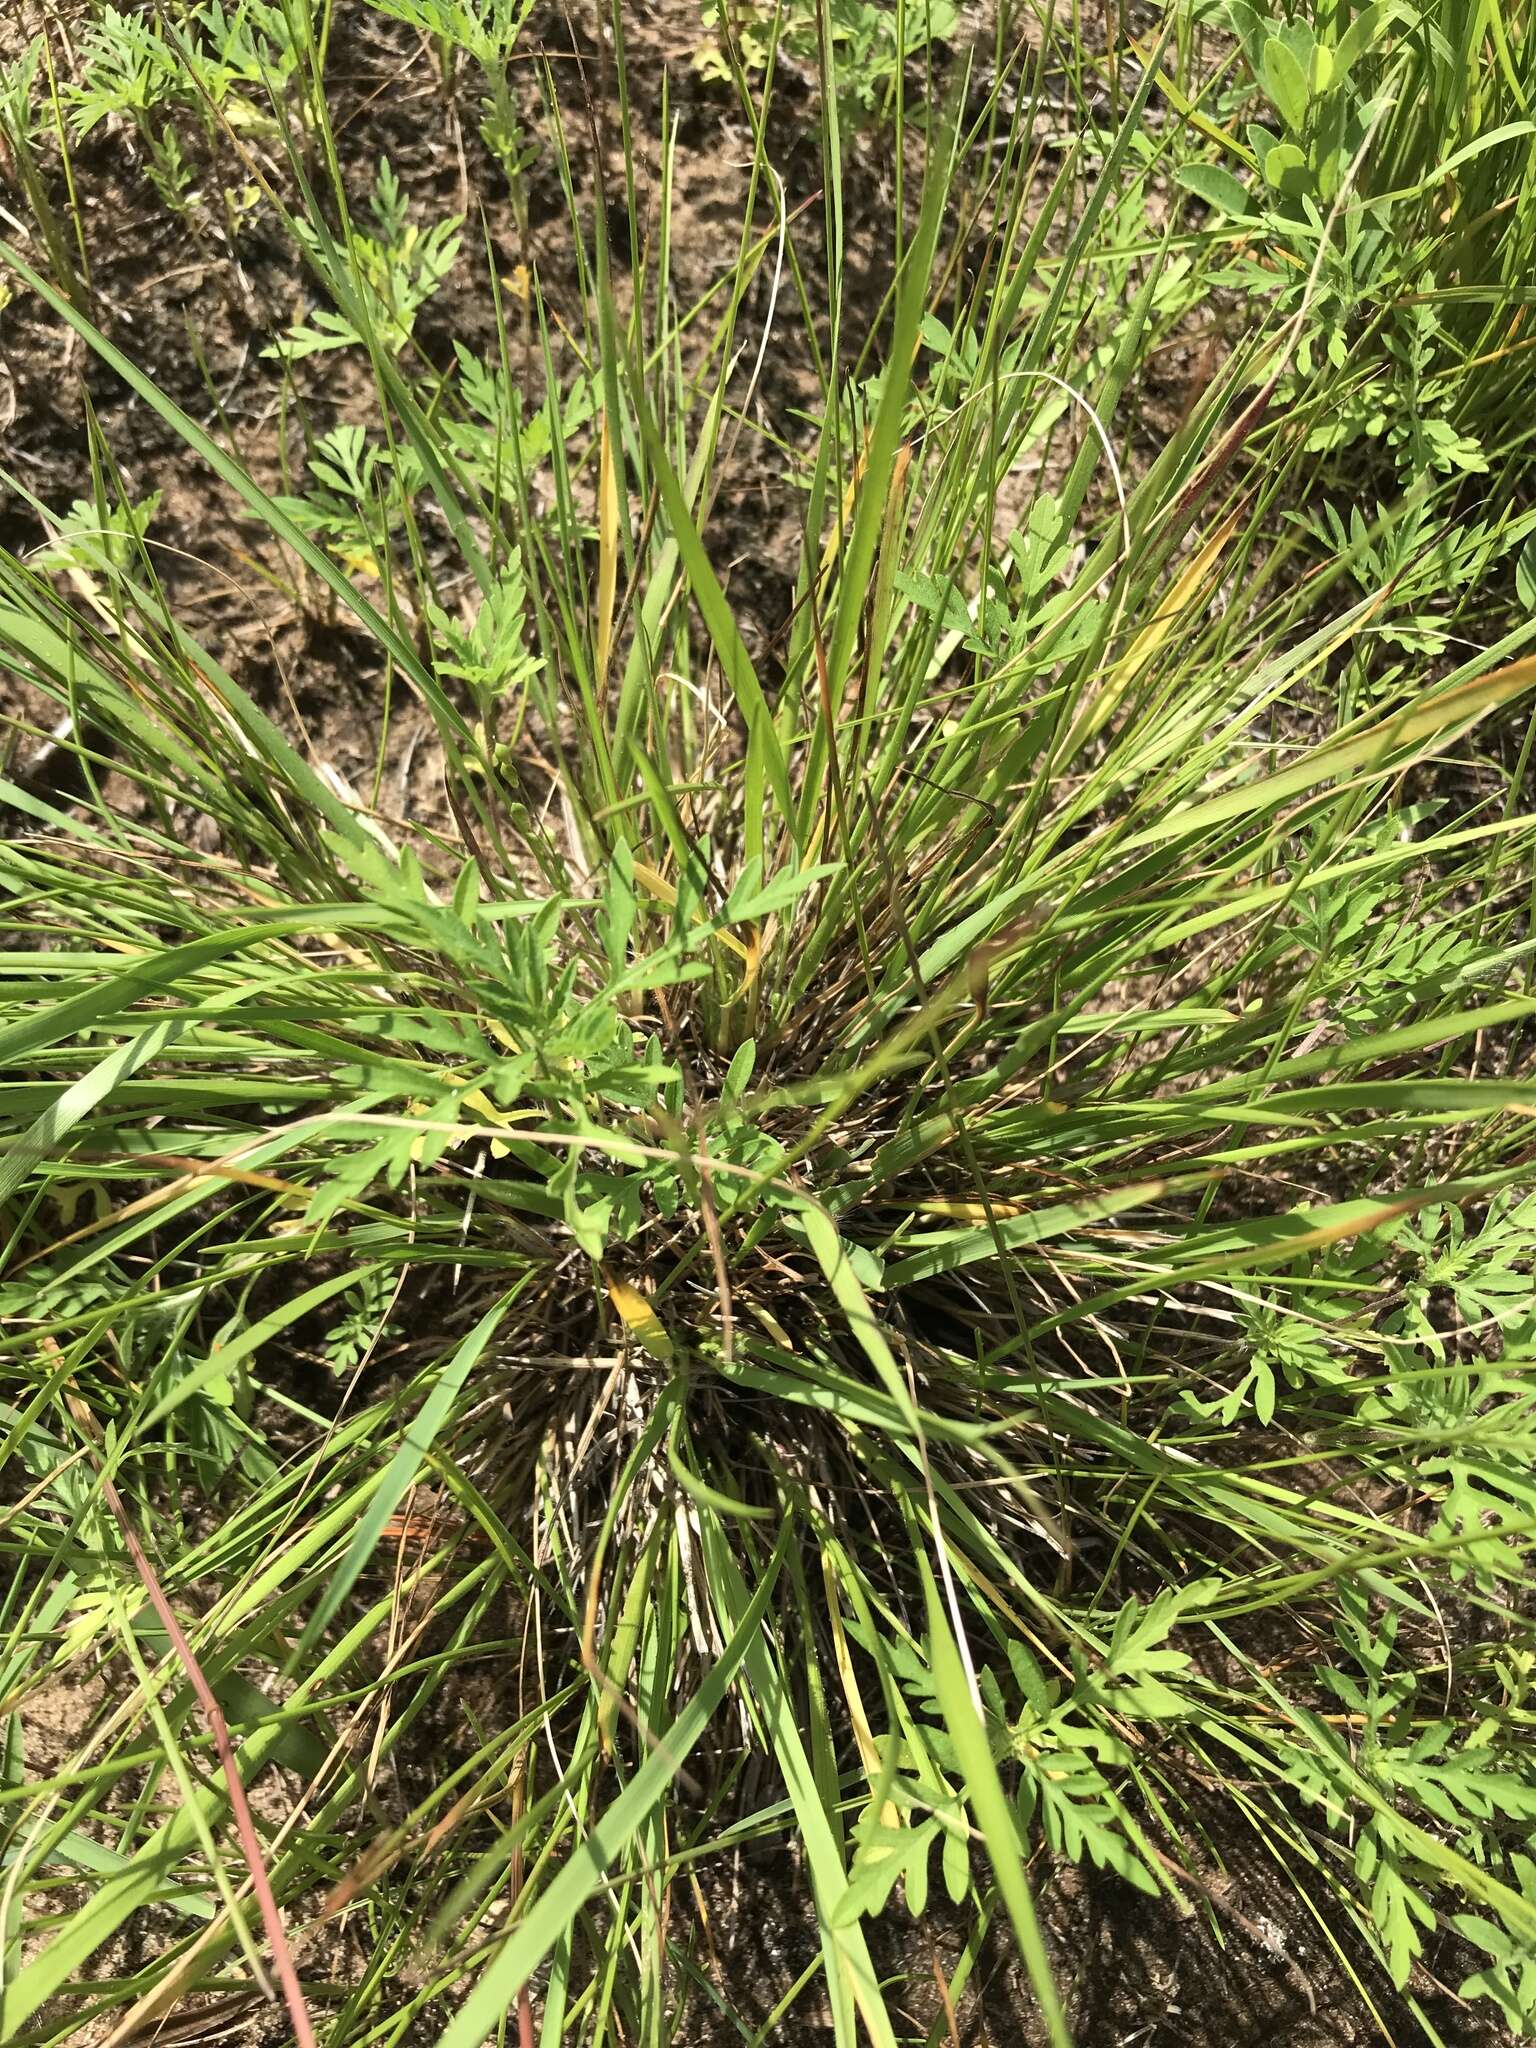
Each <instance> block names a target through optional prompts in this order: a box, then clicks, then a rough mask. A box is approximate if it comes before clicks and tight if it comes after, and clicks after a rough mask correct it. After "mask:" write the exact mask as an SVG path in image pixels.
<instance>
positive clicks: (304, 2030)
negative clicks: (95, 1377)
mask: <svg viewBox="0 0 1536 2048" xmlns="http://www.w3.org/2000/svg"><path fill="white" fill-rule="evenodd" d="M68 1398H69V1407H70V1412H71V1414H72V1415H73V1416H74V1418H75V1420H76V1421H77V1422H78V1423H79V1424H80V1426H81V1428H82V1429H84V1430H85V1431H86V1432H87V1434H88V1435H89V1436H90V1437H91V1438H92V1439H95V1438H96V1437H97V1429H96V1419H95V1417H94V1416H93V1415H92V1414H91V1412H90V1410H89V1409H88V1408H87V1407H86V1405H85V1403H84V1402H83V1401H82V1400H81V1399H80V1398H79V1396H78V1395H76V1394H73V1393H72V1394H70V1395H69V1397H68ZM95 1464H96V1473H97V1477H98V1478H99V1479H100V1481H101V1491H102V1497H103V1499H104V1500H105V1501H106V1503H107V1506H108V1507H109V1508H110V1509H111V1510H112V1515H113V1519H114V1520H115V1521H116V1523H117V1526H118V1528H119V1529H120V1530H121V1532H122V1538H123V1543H124V1546H125V1547H126V1549H127V1552H128V1555H129V1557H130V1558H132V1560H133V1568H134V1570H135V1571H136V1572H137V1573H138V1575H139V1579H140V1581H141V1583H142V1585H143V1587H144V1591H145V1593H146V1594H147V1595H148V1596H149V1604H150V1606H151V1607H153V1608H154V1610H155V1613H156V1614H157V1615H158V1616H159V1618H160V1622H161V1625H162V1626H163V1627H164V1629H165V1632H166V1634H167V1635H168V1636H169V1637H170V1640H171V1647H172V1648H173V1649H174V1650H175V1652H176V1655H177V1656H178V1657H179V1658H180V1659H181V1664H182V1668H183V1670H184V1671H185V1672H186V1674H187V1681H188V1683H189V1684H190V1685H191V1687H192V1690H193V1692H194V1693H195V1694H196V1695H197V1701H198V1705H199V1706H200V1707H201V1708H202V1710H203V1715H204V1717H205V1719H206V1720H207V1723H208V1728H209V1732H210V1733H211V1734H212V1736H213V1746H214V1749H215V1750H216V1751H217V1753H218V1759H219V1767H220V1769H221V1770H222V1771H223V1773H224V1783H225V1786H226V1788H227V1789H228V1792H229V1804H230V1810H231V1812H232V1813H233V1814H234V1818H235V1832H236V1833H237V1834H238V1836H239V1838H240V1849H241V1853H242V1854H243V1856H244V1857H245V1861H246V1867H247V1869H248V1870H249V1871H250V1873H251V1885H252V1888H253V1889H254V1891H255V1893H256V1902H257V1904H258V1906H259V1907H260V1908H261V1924H262V1926H263V1927H264V1928H265V1930H266V1936H267V1945H268V1946H269V1948H270V1949H271V1951H272V1969H273V1973H274V1974H275V1976H276V1978H277V1981H278V1983H279V1984H280V1985H281V1986H282V1988H283V2000H284V2003H285V2004H286V2005H287V2007H288V2018H289V2020H290V2022H291V2023H292V2026H293V2035H294V2040H295V2042H296V2043H297V2048H316V2042H315V2030H314V2026H313V2025H312V2023H311V2021H310V2017H309V2007H308V2006H307V2005H306V2003H305V2001H304V1988H303V1986H302V1985H301V1984H300V1982H299V1973H298V1970H297V1969H296V1968H295V1967H294V1961H293V1951H292V1950H291V1949H290V1948H289V1946H288V1936H287V1933H286V1932H285V1930H284V1927H283V1916H282V1914H281V1913H280V1912H279V1910H278V1904H277V1900H276V1898H275V1897H274V1895H273V1891H272V1883H271V1879H270V1878H269V1877H268V1876H267V1866H266V1863H265V1861H264V1859H263V1857H262V1853H261V1839H260V1837H259V1836H258V1834H257V1833H256V1823H255V1821H254V1819H253V1818H252V1816H251V1807H250V1801H249V1800H248V1799H247V1798H246V1796H245V1785H244V1782H243V1781H242V1779H241V1776H240V1769H239V1766H238V1765H237V1763H236V1762H235V1749H234V1744H233V1743H232V1742H231V1741H230V1739H229V1723H228V1722H227V1721H226V1720H225V1719H224V1710H223V1708H222V1707H221V1706H220V1705H219V1703H218V1701H217V1700H216V1699H215V1698H214V1696H213V1687H212V1686H211V1685H210V1684H209V1683H208V1680H207V1679H206V1678H205V1677H204V1676H203V1668H202V1666H201V1665H200V1664H199V1663H198V1661H197V1657H196V1655H195V1654H194V1652H193V1649H192V1645H191V1644H190V1643H189V1642H188V1641H187V1637H186V1632H185V1631H184V1630H183V1628H182V1626H181V1623H180V1622H179V1621H178V1620H177V1619H176V1614H175V1610H174V1609H173V1608H172V1606H171V1603H170V1601H169V1600H168V1599H167V1598H166V1597H165V1593H164V1590H163V1589H162V1587H161V1585H160V1581H159V1580H158V1579H157V1578H156V1576H155V1572H154V1567H153V1566H152V1565H151V1564H150V1561H149V1559H148V1558H147V1557H146V1556H145V1554H144V1547H143V1545H142V1544H141V1543H140V1542H139V1539H138V1536H137V1534H136V1533H135V1531H134V1527H133V1522H132V1520H131V1519H130V1517H129V1514H128V1510H127V1509H126V1508H125V1507H124V1505H123V1498H122V1495H121V1494H120V1493H119V1492H118V1490H117V1488H116V1486H115V1485H114V1484H113V1483H112V1480H111V1478H110V1477H109V1475H108V1473H107V1470H106V1468H105V1466H104V1465H103V1464H102V1462H101V1460H100V1459H99V1458H96V1459H95Z"/></svg>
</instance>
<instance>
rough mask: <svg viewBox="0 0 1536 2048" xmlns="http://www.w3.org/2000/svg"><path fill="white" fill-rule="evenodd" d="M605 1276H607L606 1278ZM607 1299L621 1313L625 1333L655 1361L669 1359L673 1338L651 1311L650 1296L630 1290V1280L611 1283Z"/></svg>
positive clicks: (634, 1288)
mask: <svg viewBox="0 0 1536 2048" xmlns="http://www.w3.org/2000/svg"><path fill="white" fill-rule="evenodd" d="M605 1277H606V1276H605ZM608 1299H609V1300H610V1301H611V1302H612V1303H613V1305H614V1307H615V1308H616V1309H617V1310H618V1312H619V1321H620V1322H621V1323H622V1324H623V1325H624V1329H625V1333H626V1334H627V1335H628V1336H631V1337H633V1338H634V1340H635V1342H636V1343H637V1344H642V1345H644V1347H645V1349H646V1350H647V1351H649V1352H650V1353H651V1355H652V1357H654V1358H660V1359H664V1360H670V1359H671V1356H672V1339H671V1338H670V1337H669V1336H668V1335H667V1333H666V1331H665V1330H664V1329H663V1328H662V1326H661V1318H660V1317H659V1316H658V1315H657V1313H656V1311H655V1309H653V1308H652V1306H651V1303H650V1297H649V1296H648V1295H644V1294H642V1293H641V1292H640V1290H639V1288H638V1287H631V1286H630V1285H629V1283H628V1281H627V1280H611V1279H610V1280H609V1281H608Z"/></svg>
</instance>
